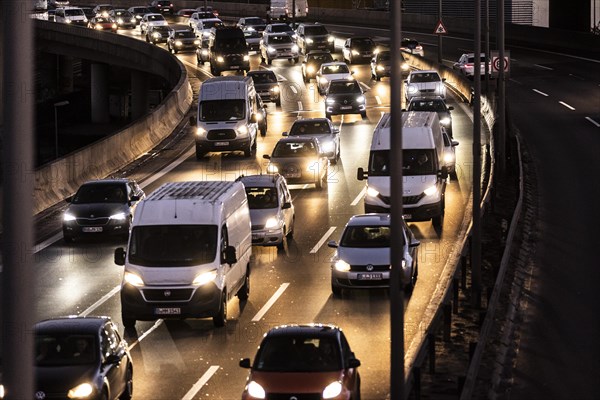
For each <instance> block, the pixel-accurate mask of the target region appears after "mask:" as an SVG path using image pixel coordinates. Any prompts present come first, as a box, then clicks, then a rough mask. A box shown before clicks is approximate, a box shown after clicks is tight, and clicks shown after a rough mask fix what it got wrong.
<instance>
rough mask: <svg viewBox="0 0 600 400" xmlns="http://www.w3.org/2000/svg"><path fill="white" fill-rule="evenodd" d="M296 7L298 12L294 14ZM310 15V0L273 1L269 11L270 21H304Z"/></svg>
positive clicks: (268, 18)
mask: <svg viewBox="0 0 600 400" xmlns="http://www.w3.org/2000/svg"><path fill="white" fill-rule="evenodd" d="M294 5H295V6H296V12H295V13H294ZM307 14H308V0H271V1H270V3H269V9H268V11H267V20H268V21H269V23H270V21H287V20H291V19H292V18H296V19H303V18H306V16H307Z"/></svg>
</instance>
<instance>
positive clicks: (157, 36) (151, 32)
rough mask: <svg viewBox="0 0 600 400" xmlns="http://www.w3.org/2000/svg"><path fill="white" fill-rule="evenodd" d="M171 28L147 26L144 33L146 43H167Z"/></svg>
mask: <svg viewBox="0 0 600 400" xmlns="http://www.w3.org/2000/svg"><path fill="white" fill-rule="evenodd" d="M172 30H173V28H171V27H170V26H149V27H148V31H147V32H146V42H148V43H152V44H158V43H167V39H169V34H170V33H171V31H172Z"/></svg>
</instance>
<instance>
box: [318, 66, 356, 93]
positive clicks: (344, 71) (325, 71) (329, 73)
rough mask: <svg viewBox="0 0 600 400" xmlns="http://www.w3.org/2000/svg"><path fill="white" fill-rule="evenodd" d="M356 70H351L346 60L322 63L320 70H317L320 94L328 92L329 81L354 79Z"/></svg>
mask: <svg viewBox="0 0 600 400" xmlns="http://www.w3.org/2000/svg"><path fill="white" fill-rule="evenodd" d="M353 73H354V72H351V71H350V68H348V65H347V64H346V63H345V62H340V61H338V62H331V63H324V64H321V67H320V68H319V72H317V75H316V79H317V89H318V90H319V94H321V95H323V94H325V92H327V88H328V87H329V82H331V81H333V80H336V79H348V80H351V79H354V78H353V77H352V74H353Z"/></svg>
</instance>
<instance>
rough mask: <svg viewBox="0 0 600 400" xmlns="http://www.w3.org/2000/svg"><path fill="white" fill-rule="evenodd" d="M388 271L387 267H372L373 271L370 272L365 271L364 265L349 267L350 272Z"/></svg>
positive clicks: (388, 267)
mask: <svg viewBox="0 0 600 400" xmlns="http://www.w3.org/2000/svg"><path fill="white" fill-rule="evenodd" d="M389 270H390V266H389V265H373V269H372V270H370V271H369V270H367V266H366V265H351V266H350V271H352V272H385V271H389Z"/></svg>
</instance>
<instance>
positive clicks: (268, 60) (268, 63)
mask: <svg viewBox="0 0 600 400" xmlns="http://www.w3.org/2000/svg"><path fill="white" fill-rule="evenodd" d="M271 63H272V61H271V59H270V58H269V57H268V56H267V65H271Z"/></svg>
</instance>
